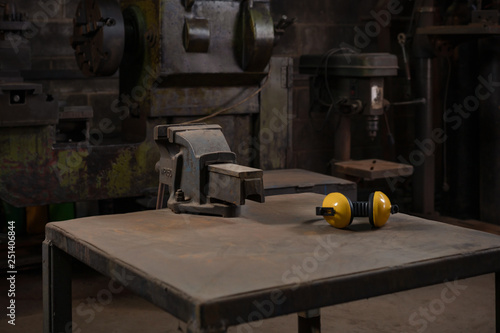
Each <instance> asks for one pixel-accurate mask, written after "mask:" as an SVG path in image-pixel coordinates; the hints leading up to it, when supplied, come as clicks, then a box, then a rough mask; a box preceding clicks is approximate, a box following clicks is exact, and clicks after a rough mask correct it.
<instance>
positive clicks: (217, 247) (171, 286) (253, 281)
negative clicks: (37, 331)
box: [43, 193, 500, 333]
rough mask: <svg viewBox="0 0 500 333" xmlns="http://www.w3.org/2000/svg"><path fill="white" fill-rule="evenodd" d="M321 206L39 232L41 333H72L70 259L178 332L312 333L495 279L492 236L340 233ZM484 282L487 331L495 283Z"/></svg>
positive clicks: (394, 219)
mask: <svg viewBox="0 0 500 333" xmlns="http://www.w3.org/2000/svg"><path fill="white" fill-rule="evenodd" d="M323 197H324V196H323V195H319V194H314V193H301V194H290V195H280V196H272V197H268V198H266V203H264V204H259V203H253V202H248V203H247V205H245V206H243V207H242V216H241V217H238V218H227V219H224V218H220V217H210V216H200V215H184V214H183V215H176V214H173V213H172V212H171V211H170V210H168V209H164V210H157V211H145V212H137V213H130V214H123V215H108V216H96V217H88V218H82V219H77V220H72V221H64V222H56V223H50V224H48V225H47V227H46V240H45V242H44V245H43V249H44V252H43V257H44V266H43V268H44V275H43V276H44V332H46V333H47V332H63V331H65V330H66V328H67V327H68V323H70V322H71V274H70V266H71V265H70V261H71V259H72V258H76V259H78V260H80V261H81V262H83V263H85V264H87V265H88V266H90V267H92V268H94V269H95V270H97V271H99V272H101V273H102V274H104V275H106V276H109V277H111V278H113V279H116V280H118V281H120V282H122V283H123V284H124V285H125V286H126V287H127V288H128V289H130V290H132V291H134V292H136V293H137V294H138V295H140V296H142V297H144V298H145V299H147V300H149V301H150V302H152V303H154V304H155V305H157V306H159V307H160V308H162V309H164V310H165V311H167V312H169V313H171V314H173V315H174V316H175V317H177V318H179V319H180V320H182V321H184V322H187V323H188V331H189V332H224V331H225V330H226V328H227V327H228V326H231V325H237V324H242V323H245V322H248V321H250V322H251V321H255V320H257V321H258V320H262V319H265V318H270V317H275V316H280V315H284V314H289V313H295V312H297V313H302V316H301V317H299V318H302V322H300V319H299V330H301V331H302V332H317V330H315V326H317V325H318V317H315V314H316V315H317V314H318V313H319V312H316V313H315V311H314V310H315V309H319V308H321V307H326V306H329V305H334V304H339V303H343V302H348V301H352V300H357V299H362V298H366V297H373V296H377V295H383V294H388V293H393V292H397V291H402V290H407V289H412V288H417V287H422V286H426V285H432V284H438V283H442V282H444V281H446V280H449V281H452V280H454V279H462V278H467V277H472V276H476V275H481V274H487V273H491V272H498V271H500V237H499V236H495V235H492V234H487V233H483V232H478V231H473V230H469V229H464V228H460V227H454V226H450V225H446V224H442V223H439V222H432V221H428V220H424V219H421V218H417V217H411V216H408V215H405V214H396V215H393V216H391V218H390V220H389V222H388V223H387V225H386V226H384V227H383V228H381V229H377V230H372V229H371V228H370V226H369V224H368V222H367V221H366V219H355V221H354V222H353V224H352V225H351V227H350V229H349V230H339V229H335V228H333V227H331V226H330V225H328V224H327V223H326V222H325V221H324V220H323V219H322V218H318V217H317V216H315V209H314V208H315V207H316V206H319V205H321V203H322V200H323ZM495 281H496V283H495V288H496V290H497V292H496V301H497V310H496V318H497V319H498V318H499V309H498V308H499V306H498V301H499V298H500V297H499V293H498V289H499V286H500V279H499V274H498V273H497V274H496V278H495ZM497 322H498V321H497ZM300 323H301V324H300ZM497 332H499V329H498V324H497Z"/></svg>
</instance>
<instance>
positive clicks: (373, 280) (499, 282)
mask: <svg viewBox="0 0 500 333" xmlns="http://www.w3.org/2000/svg"><path fill="white" fill-rule="evenodd" d="M75 250H76V251H75ZM78 250H82V249H81V248H80V249H77V248H74V249H73V251H71V250H70V251H68V249H60V248H59V247H58V246H56V245H55V243H54V242H53V241H51V240H45V241H44V243H43V311H44V324H43V332H44V333H60V332H71V325H72V313H71V312H72V305H71V299H72V297H71V261H72V260H73V259H74V257H73V256H74V255H75V254H76V252H80V254H81V255H82V256H85V257H86V258H87V259H88V260H82V259H83V257H79V256H75V257H76V259H78V260H80V261H82V262H84V263H85V264H87V265H89V263H94V265H89V266H90V267H92V268H94V269H96V270H98V271H99V272H101V273H103V274H104V275H106V276H108V277H110V278H115V277H116V276H113V275H114V273H113V270H122V272H125V274H126V275H130V276H134V280H135V281H136V282H135V283H134V282H132V283H131V284H129V285H127V288H129V289H130V290H132V291H134V292H135V293H137V294H138V295H139V296H141V297H143V298H145V299H147V300H148V301H150V302H152V303H154V304H156V305H159V304H158V302H157V301H155V300H153V299H151V297H150V295H145V294H144V293H143V292H142V291H143V288H142V287H141V286H140V284H141V283H143V282H144V278H143V277H141V276H140V275H137V273H136V272H134V271H133V269H131V268H130V267H127V265H126V263H119V262H115V263H113V264H110V262H109V261H108V260H107V259H106V258H104V257H102V256H101V255H100V254H98V253H91V252H88V251H83V252H82V251H78ZM67 252H70V253H71V255H70V254H68V253H67ZM489 252H490V251H484V253H482V254H479V255H474V256H464V258H454V259H451V260H449V261H448V263H447V265H446V267H445V272H446V275H445V276H444V277H443V275H442V274H436V272H437V271H438V272H440V271H441V272H442V270H441V269H440V268H442V267H438V265H439V266H442V262H437V261H436V263H434V264H431V265H428V264H427V265H425V266H423V267H421V268H420V269H417V270H415V269H414V268H413V269H412V270H411V271H410V270H409V269H402V270H401V271H399V272H397V273H396V274H395V273H394V272H392V273H391V272H388V271H381V272H378V273H375V274H360V276H357V277H350V278H338V279H337V280H338V281H337V286H336V287H334V288H332V287H328V288H327V287H326V286H324V285H321V284H317V285H311V286H309V287H308V288H297V289H296V290H295V291H293V292H291V291H285V294H286V295H292V293H293V294H295V297H298V298H301V297H302V298H303V299H304V300H305V301H304V302H303V308H302V309H301V308H296V309H286V310H285V312H284V313H282V314H289V313H293V312H297V313H298V323H299V333H316V332H321V325H320V314H319V308H320V307H324V306H329V305H335V304H340V303H344V302H349V301H353V300H357V299H361V298H368V297H374V296H380V295H384V294H389V293H394V292H399V291H404V290H409V289H414V288H418V287H423V286H428V285H433V284H438V283H442V282H443V280H452V279H464V278H468V277H473V276H477V275H483V274H489V273H495V308H496V310H495V314H496V316H495V317H496V318H495V319H496V332H497V333H500V325H499V323H500V272H499V271H500V267H499V266H500V260H498V261H497V263H496V264H495V265H493V266H491V267H490V269H484V268H483V269H481V270H479V271H476V272H474V273H467V272H466V271H465V270H464V269H463V267H464V266H465V267H467V265H469V267H470V266H474V264H476V263H477V262H478V261H483V259H485V258H486V257H489V256H491V253H489ZM496 252H498V251H496ZM104 266H107V267H108V269H103V268H104ZM415 273H416V274H415ZM388 274H390V276H391V278H392V279H397V280H401V281H402V283H401V285H400V286H398V287H396V288H395V287H394V286H393V285H388V284H386V283H384V281H386V279H387V278H388ZM115 275H116V274H115ZM414 275H417V276H419V277H420V278H419V279H418V280H417V279H415V278H413V277H412V276H414ZM120 282H125V284H126V281H120ZM353 288H354V293H349V292H343V291H346V290H347V291H348V290H353ZM318 289H320V290H319V291H320V292H321V293H322V294H329V295H337V296H336V297H331V296H329V297H328V298H329V301H328V302H324V300H318V301H317V302H315V305H311V304H310V297H307V295H306V293H307V294H310V293H314V294H315V295H316V294H319V293H318ZM325 289H328V290H329V292H325ZM360 289H361V290H360ZM354 294H355V295H354ZM360 295H364V296H362V297H361V296H360ZM269 297H270V295H269V293H266V292H263V293H262V294H261V295H260V297H259V296H258V295H255V294H254V295H252V296H251V299H252V300H259V299H260V300H265V299H269ZM308 299H309V301H308ZM178 301H179V302H181V303H183V302H182V300H180V299H179V300H178ZM178 305H179V306H181V307H182V306H185V304H178ZM160 306H161V307H165V305H164V304H163V305H162V304H160ZM304 308H307V309H309V310H306V311H302V310H303V309H304ZM207 310H209V309H207ZM282 314H273V315H272V316H269V317H268V318H271V317H274V316H277V315H282ZM266 319H267V318H266ZM187 324H188V332H190V333H219V332H226V329H227V327H213V326H210V325H209V326H205V325H204V323H200V322H197V321H195V320H193V321H189V322H187ZM232 324H234V323H232Z"/></svg>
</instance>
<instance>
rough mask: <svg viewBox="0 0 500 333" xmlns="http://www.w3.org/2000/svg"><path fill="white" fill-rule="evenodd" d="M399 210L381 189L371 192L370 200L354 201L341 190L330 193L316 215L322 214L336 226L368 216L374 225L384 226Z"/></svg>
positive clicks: (348, 223)
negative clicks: (355, 218)
mask: <svg viewBox="0 0 500 333" xmlns="http://www.w3.org/2000/svg"><path fill="white" fill-rule="evenodd" d="M397 212H399V207H398V205H391V201H390V200H389V198H388V197H387V196H386V195H385V194H384V193H383V192H380V191H376V192H374V193H372V194H370V197H369V198H368V201H367V202H366V201H355V202H352V201H351V200H350V199H349V198H348V197H346V196H345V195H343V194H342V193H339V192H334V193H330V194H328V195H327V196H326V197H325V199H324V200H323V205H322V207H316V215H321V216H323V217H324V218H325V220H326V222H328V223H330V224H331V225H332V226H334V227H335V228H340V229H341V228H345V227H347V226H348V225H350V224H351V223H352V219H353V218H354V217H368V220H369V221H370V224H371V225H372V226H374V227H377V228H380V227H382V226H383V225H384V224H385V223H386V222H387V220H388V219H389V216H390V215H391V214H396V213H397Z"/></svg>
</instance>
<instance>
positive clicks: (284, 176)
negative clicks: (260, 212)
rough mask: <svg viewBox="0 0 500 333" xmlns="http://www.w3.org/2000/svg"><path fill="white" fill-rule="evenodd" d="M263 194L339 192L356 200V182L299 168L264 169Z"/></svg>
mask: <svg viewBox="0 0 500 333" xmlns="http://www.w3.org/2000/svg"><path fill="white" fill-rule="evenodd" d="M263 179H264V189H265V195H266V196H270V195H278V194H293V193H303V192H314V193H319V194H324V195H326V194H328V193H331V192H341V193H342V194H344V195H345V196H347V197H348V198H349V199H351V200H357V187H356V183H354V182H351V181H349V180H346V179H342V178H337V177H332V176H327V175H323V174H321V173H316V172H312V171H307V170H301V169H283V170H266V171H264V177H263Z"/></svg>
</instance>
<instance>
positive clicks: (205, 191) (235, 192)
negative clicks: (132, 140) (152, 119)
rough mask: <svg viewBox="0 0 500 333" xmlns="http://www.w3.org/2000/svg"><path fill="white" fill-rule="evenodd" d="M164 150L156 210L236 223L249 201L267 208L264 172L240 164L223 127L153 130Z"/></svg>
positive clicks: (192, 126) (195, 125)
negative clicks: (166, 210)
mask: <svg viewBox="0 0 500 333" xmlns="http://www.w3.org/2000/svg"><path fill="white" fill-rule="evenodd" d="M154 139H155V141H156V144H157V145H158V147H159V149H160V160H159V161H158V162H157V163H156V170H157V171H158V172H159V176H160V182H159V186H158V199H157V203H156V208H157V209H160V208H163V205H164V196H165V191H166V187H168V192H169V194H168V201H167V207H168V208H170V209H171V210H172V211H173V212H175V213H193V214H207V215H217V216H223V217H235V216H238V215H239V213H240V205H243V204H244V203H245V199H249V200H253V201H257V202H264V187H263V183H262V175H263V172H262V170H260V169H254V168H249V167H246V166H242V165H238V164H236V154H235V153H233V152H232V151H231V150H230V148H229V145H228V144H227V141H226V139H225V137H224V134H223V133H222V130H221V127H220V126H219V125H205V124H193V125H160V126H156V127H155V130H154Z"/></svg>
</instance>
